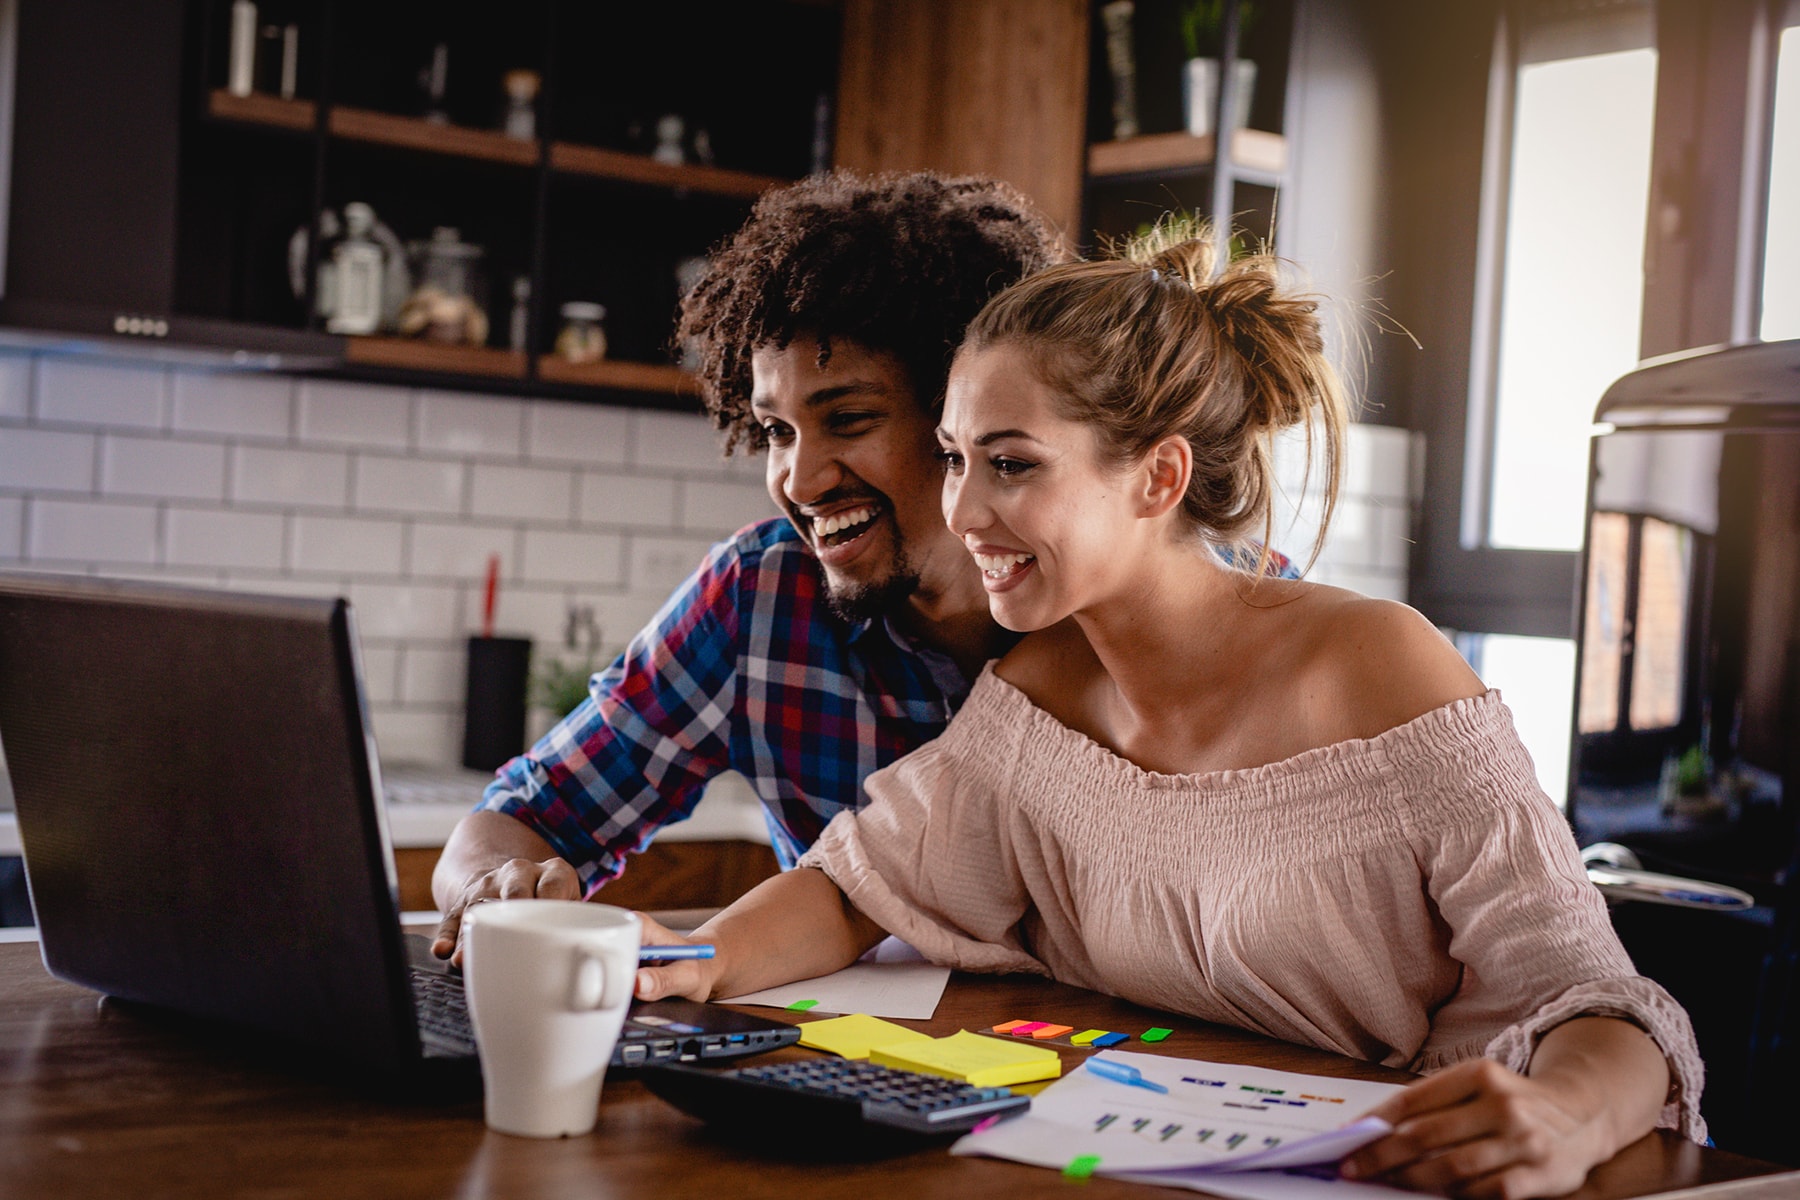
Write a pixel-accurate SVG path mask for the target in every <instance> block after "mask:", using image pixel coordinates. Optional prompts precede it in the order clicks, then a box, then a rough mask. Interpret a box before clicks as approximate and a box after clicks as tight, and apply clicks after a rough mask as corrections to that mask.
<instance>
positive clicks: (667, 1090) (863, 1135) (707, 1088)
mask: <svg viewBox="0 0 1800 1200" xmlns="http://www.w3.org/2000/svg"><path fill="white" fill-rule="evenodd" d="M644 1082H645V1084H646V1085H647V1086H648V1087H649V1088H650V1090H651V1091H652V1092H655V1093H656V1094H657V1095H658V1096H661V1097H662V1098H663V1099H664V1100H667V1101H668V1102H669V1103H671V1104H673V1105H674V1106H675V1107H677V1108H679V1109H681V1110H682V1111H683V1112H686V1113H689V1114H691V1115H693V1116H696V1117H699V1118H700V1119H701V1120H703V1121H706V1122H708V1123H710V1124H713V1125H715V1126H716V1127H717V1128H718V1129H719V1130H720V1132H722V1133H725V1134H728V1135H731V1136H734V1137H755V1138H764V1137H771V1138H780V1139H782V1140H783V1141H784V1142H786V1143H788V1144H791V1143H792V1142H793V1136H794V1131H795V1130H805V1131H806V1138H807V1140H808V1141H809V1142H812V1143H814V1144H815V1145H817V1146H821V1147H825V1148H829V1147H830V1146H831V1144H832V1143H834V1142H837V1143H840V1145H839V1147H838V1148H839V1149H843V1148H845V1146H846V1145H849V1144H851V1143H861V1144H868V1143H871V1142H889V1141H908V1140H917V1139H919V1138H922V1137H932V1136H937V1135H946V1134H960V1133H967V1132H968V1131H969V1130H971V1129H973V1128H974V1127H975V1126H977V1125H979V1124H980V1123H981V1122H983V1121H985V1120H987V1119H988V1118H989V1117H996V1116H1013V1115H1016V1114H1018V1113H1022V1112H1024V1111H1025V1110H1026V1109H1028V1108H1030V1107H1031V1098H1030V1097H1029V1096H1021V1095H1017V1094H1015V1093H1014V1092H1013V1091H1012V1089H1011V1088H1003V1087H974V1086H971V1085H970V1084H967V1083H963V1082H961V1081H959V1080H955V1079H944V1078H941V1077H939V1076H937V1075H922V1074H919V1073H918V1072H915V1071H899V1070H895V1069H894V1068H892V1067H882V1066H876V1065H875V1064H873V1063H867V1062H857V1061H853V1060H850V1059H841V1058H811V1059H806V1060H804V1061H800V1062H784V1063H774V1064H771V1065H767V1066H755V1067H741V1068H738V1069H736V1070H727V1071H718V1070H710V1069H708V1068H705V1067H688V1066H678V1065H677V1066H666V1067H655V1068H653V1069H651V1070H649V1071H646V1072H645V1074H644Z"/></svg>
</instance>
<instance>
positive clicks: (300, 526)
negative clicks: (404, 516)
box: [288, 515, 406, 577]
mask: <svg viewBox="0 0 1800 1200" xmlns="http://www.w3.org/2000/svg"><path fill="white" fill-rule="evenodd" d="M405 532H406V527H405V526H404V525H402V524H401V523H400V522H399V521H384V520H372V519H369V518H366V517H327V516H313V515H305V516H296V517H295V518H294V534H293V538H292V540H291V542H290V544H289V547H288V560H289V561H288V565H289V566H290V567H292V568H293V569H294V570H296V571H318V572H324V571H331V572H336V573H337V574H340V575H385V576H390V577H392V576H397V575H399V574H400V560H401V554H402V551H403V549H404V537H405Z"/></svg>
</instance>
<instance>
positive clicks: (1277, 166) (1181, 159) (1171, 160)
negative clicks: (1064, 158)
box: [1088, 129, 1287, 179]
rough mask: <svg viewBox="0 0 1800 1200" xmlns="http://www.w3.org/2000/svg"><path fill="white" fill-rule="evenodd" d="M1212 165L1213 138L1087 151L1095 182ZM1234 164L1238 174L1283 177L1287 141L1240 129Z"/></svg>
mask: <svg viewBox="0 0 1800 1200" xmlns="http://www.w3.org/2000/svg"><path fill="white" fill-rule="evenodd" d="M1212 161H1213V139H1212V135H1210V134H1208V135H1207V136H1205V137H1195V136H1194V135H1193V134H1190V133H1152V134H1146V135H1145V136H1143V137H1135V138H1126V139H1124V140H1122V141H1117V142H1095V143H1094V144H1093V145H1091V146H1089V147H1088V175H1089V176H1090V177H1091V178H1095V179H1106V178H1110V177H1113V176H1117V175H1145V174H1149V173H1151V172H1155V171H1173V170H1180V169H1183V168H1189V169H1191V168H1196V167H1202V168H1203V167H1210V166H1211V165H1212ZM1231 162H1232V165H1233V166H1234V167H1236V168H1238V169H1239V170H1243V171H1248V172H1253V173H1257V174H1261V175H1265V176H1276V175H1280V174H1281V173H1282V172H1283V171H1284V170H1286V169H1287V139H1286V138H1284V137H1282V136H1281V135H1280V134H1279V133H1268V132H1266V131H1264V130H1261V129H1240V130H1238V131H1237V133H1235V134H1233V135H1232V138H1231Z"/></svg>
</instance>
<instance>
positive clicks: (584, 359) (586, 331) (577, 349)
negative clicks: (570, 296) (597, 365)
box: [556, 300, 606, 363]
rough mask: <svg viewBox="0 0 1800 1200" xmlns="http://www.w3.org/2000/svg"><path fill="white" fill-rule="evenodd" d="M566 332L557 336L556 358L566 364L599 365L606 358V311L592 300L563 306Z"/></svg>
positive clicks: (563, 328) (563, 326)
mask: <svg viewBox="0 0 1800 1200" xmlns="http://www.w3.org/2000/svg"><path fill="white" fill-rule="evenodd" d="M561 312H562V321H563V324H562V329H561V330H560V331H559V332H558V333H557V335H556V355H557V357H558V358H561V359H563V360H564V361H565V362H573V363H588V362H599V361H600V360H601V359H603V358H605V357H606V330H604V329H602V328H601V327H600V322H601V321H603V320H605V319H606V308H605V306H603V305H599V304H595V303H593V302H592V301H588V300H571V301H569V302H568V303H567V304H565V305H563V306H562V309H561Z"/></svg>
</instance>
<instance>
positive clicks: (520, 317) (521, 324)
mask: <svg viewBox="0 0 1800 1200" xmlns="http://www.w3.org/2000/svg"><path fill="white" fill-rule="evenodd" d="M512 301H513V302H512V312H511V313H510V314H509V317H508V320H507V324H506V344H507V345H508V346H509V347H511V348H512V349H514V350H519V351H523V350H524V349H525V348H526V343H527V342H529V341H530V340H531V276H529V275H518V276H515V277H514V278H513V285H512Z"/></svg>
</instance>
